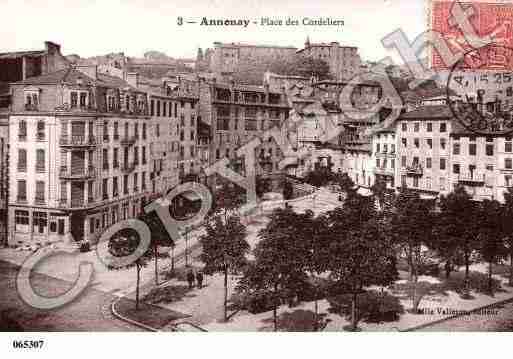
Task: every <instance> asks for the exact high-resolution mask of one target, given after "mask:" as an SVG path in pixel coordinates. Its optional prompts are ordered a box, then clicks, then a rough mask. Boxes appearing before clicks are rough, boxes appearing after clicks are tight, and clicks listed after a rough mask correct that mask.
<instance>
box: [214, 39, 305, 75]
mask: <svg viewBox="0 0 513 359" xmlns="http://www.w3.org/2000/svg"><path fill="white" fill-rule="evenodd" d="M296 51H297V48H295V47H290V46H272V45H252V44H240V43H221V42H214V47H213V49H209V51H208V52H209V56H208V61H209V69H210V71H212V72H214V73H216V74H219V75H226V74H230V73H233V72H235V71H236V70H237V68H238V66H239V65H240V64H243V63H255V62H259V61H260V62H262V61H270V60H280V59H285V58H289V57H292V56H294V55H295V53H296Z"/></svg>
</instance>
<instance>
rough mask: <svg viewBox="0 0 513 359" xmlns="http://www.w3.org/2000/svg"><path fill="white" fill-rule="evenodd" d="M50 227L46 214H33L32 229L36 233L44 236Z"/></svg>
mask: <svg viewBox="0 0 513 359" xmlns="http://www.w3.org/2000/svg"><path fill="white" fill-rule="evenodd" d="M47 226H48V215H47V214H46V212H33V213H32V227H33V230H34V232H37V233H39V234H43V233H45V232H46V227H47Z"/></svg>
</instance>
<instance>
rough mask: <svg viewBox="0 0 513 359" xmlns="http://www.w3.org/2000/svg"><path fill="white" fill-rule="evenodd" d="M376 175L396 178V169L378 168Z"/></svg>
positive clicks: (375, 171)
mask: <svg viewBox="0 0 513 359" xmlns="http://www.w3.org/2000/svg"><path fill="white" fill-rule="evenodd" d="M374 173H375V174H377V175H382V176H392V177H393V176H394V169H393V168H382V167H376V168H375V169H374Z"/></svg>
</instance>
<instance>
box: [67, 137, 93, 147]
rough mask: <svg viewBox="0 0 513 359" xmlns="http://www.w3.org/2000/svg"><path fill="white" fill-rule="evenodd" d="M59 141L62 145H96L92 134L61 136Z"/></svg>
mask: <svg viewBox="0 0 513 359" xmlns="http://www.w3.org/2000/svg"><path fill="white" fill-rule="evenodd" d="M59 143H60V145H61V146H63V147H92V146H96V138H95V137H94V136H82V135H80V136H75V135H74V136H67V135H63V136H61V138H60V140H59Z"/></svg>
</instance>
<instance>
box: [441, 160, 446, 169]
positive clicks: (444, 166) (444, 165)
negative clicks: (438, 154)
mask: <svg viewBox="0 0 513 359" xmlns="http://www.w3.org/2000/svg"><path fill="white" fill-rule="evenodd" d="M440 169H441V170H445V169H446V163H445V158H440Z"/></svg>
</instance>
